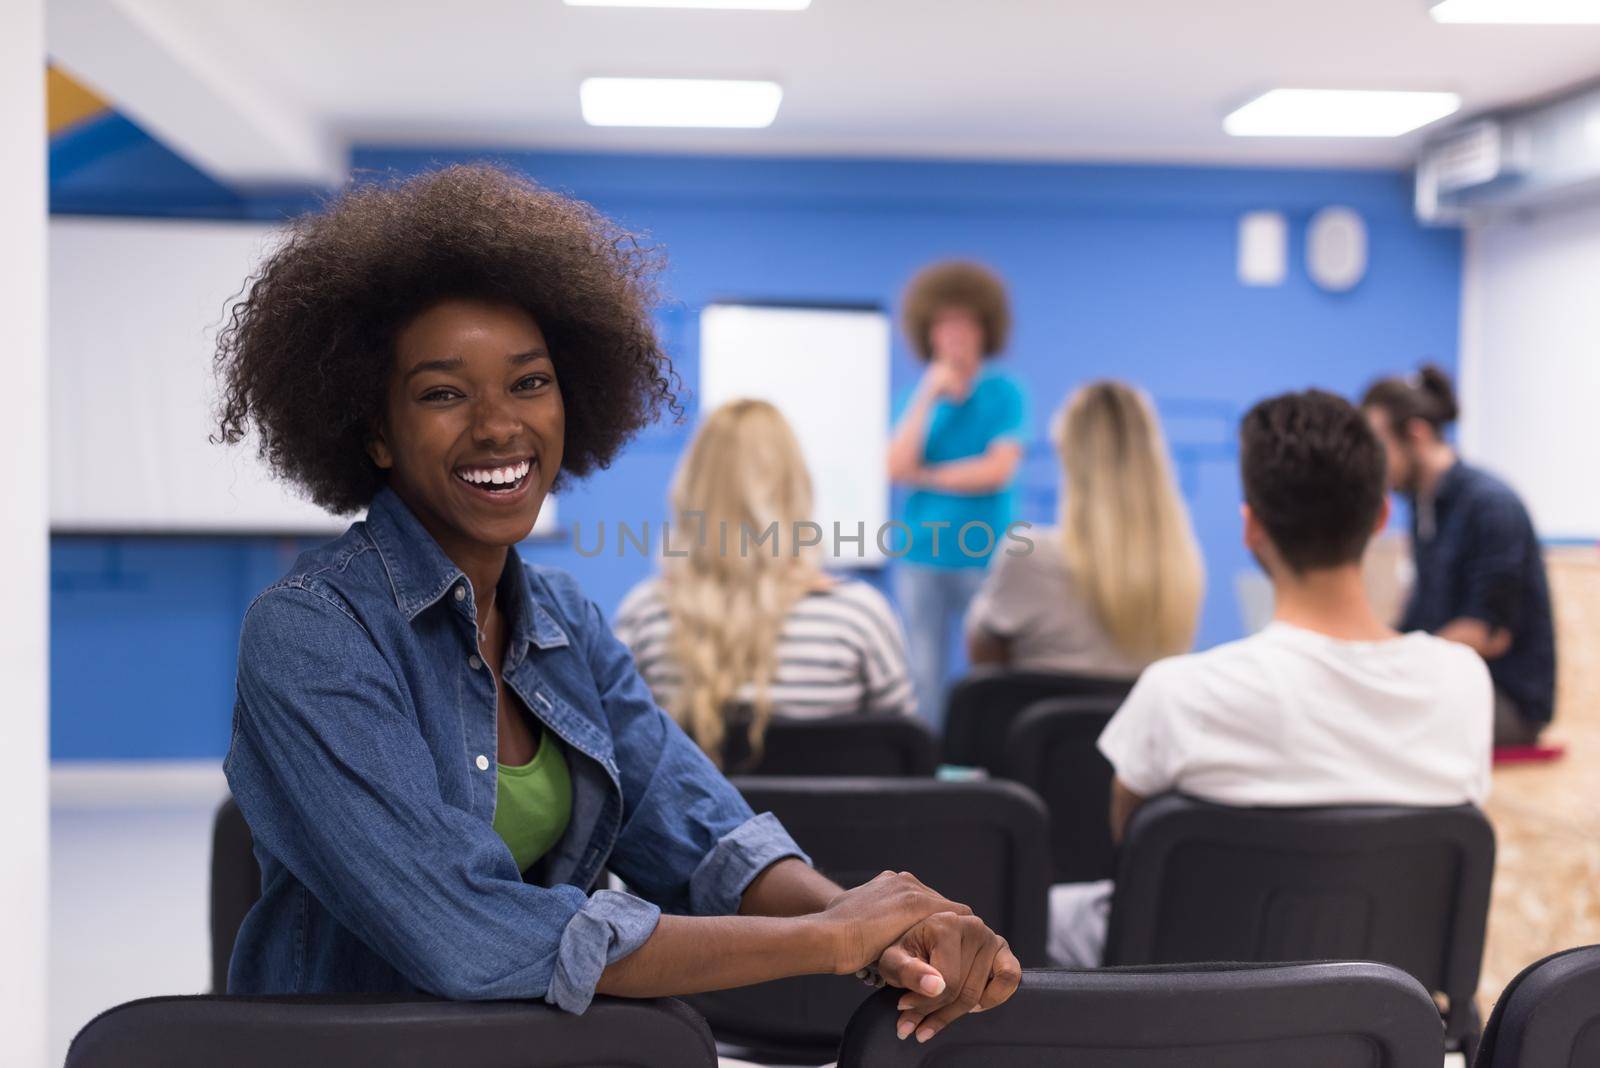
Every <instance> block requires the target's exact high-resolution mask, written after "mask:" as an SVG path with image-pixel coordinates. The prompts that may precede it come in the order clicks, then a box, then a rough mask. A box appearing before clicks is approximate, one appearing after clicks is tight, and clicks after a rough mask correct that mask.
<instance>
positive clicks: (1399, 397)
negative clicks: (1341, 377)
mask: <svg viewBox="0 0 1600 1068" xmlns="http://www.w3.org/2000/svg"><path fill="white" fill-rule="evenodd" d="M1361 407H1363V408H1377V409H1379V410H1380V411H1382V412H1383V413H1384V414H1385V415H1387V416H1388V417H1389V425H1390V426H1392V427H1393V428H1394V429H1395V432H1396V433H1398V432H1400V431H1402V430H1404V429H1405V425H1406V424H1407V423H1409V422H1410V421H1411V420H1413V419H1421V420H1422V421H1423V422H1425V423H1427V424H1428V425H1429V426H1431V427H1433V432H1434V433H1435V434H1440V435H1442V434H1443V433H1444V428H1445V427H1447V426H1449V425H1450V424H1451V423H1453V422H1455V421H1456V417H1457V416H1458V415H1460V414H1461V409H1460V406H1459V405H1458V404H1457V403H1456V391H1455V387H1454V386H1452V385H1451V384H1450V376H1449V375H1448V374H1446V373H1445V371H1444V368H1442V367H1440V366H1438V365H1437V364H1432V363H1425V364H1423V365H1422V366H1421V367H1419V368H1417V373H1416V374H1413V375H1405V376H1400V375H1394V376H1391V377H1389V378H1380V379H1378V380H1377V381H1376V382H1374V383H1372V385H1370V386H1368V387H1367V392H1366V393H1365V394H1363V395H1362V397H1361Z"/></svg>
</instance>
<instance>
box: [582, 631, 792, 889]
mask: <svg viewBox="0 0 1600 1068" xmlns="http://www.w3.org/2000/svg"><path fill="white" fill-rule="evenodd" d="M583 603H584V608H583V611H584V612H585V613H586V614H587V618H586V619H585V620H584V625H583V627H582V628H581V629H582V633H583V634H584V635H585V637H586V648H585V655H586V657H587V659H588V663H589V668H590V671H591V673H592V674H593V677H594V679H595V682H596V685H597V686H598V687H599V691H600V700H601V703H602V706H603V708H604V711H605V715H606V718H607V720H608V722H609V725H610V728H611V735H612V738H613V741H614V745H615V751H616V759H617V769H618V773H619V777H620V779H621V783H622V794H623V824H622V829H621V831H620V833H619V834H618V837H617V842H616V846H615V848H614V849H613V850H612V854H611V858H610V861H609V865H610V867H611V870H612V871H614V872H616V873H617V874H618V875H620V876H621V877H622V878H623V879H624V880H626V881H627V883H628V885H629V886H630V887H632V888H633V889H635V890H637V891H638V892H639V893H641V894H643V895H644V896H645V897H646V898H648V899H649V900H651V901H654V902H656V903H657V904H659V905H660V906H661V907H662V909H663V910H665V911H668V912H675V913H680V914H688V915H698V916H721V915H729V914H732V913H735V912H737V911H738V909H739V902H740V898H741V897H742V896H743V895H744V891H745V888H746V887H748V886H749V885H750V883H751V881H752V880H753V879H755V877H756V876H757V875H760V874H761V872H762V871H764V870H765V869H766V868H768V867H770V866H771V865H772V864H774V863H776V862H777V861H779V860H782V859H783V858H785V857H797V858H799V859H800V860H803V861H805V862H806V863H807V864H809V863H811V861H810V858H809V857H807V856H806V855H805V853H804V852H802V851H801V849H800V847H799V846H798V845H796V844H795V841H794V839H793V838H791V837H790V836H789V833H788V832H787V831H785V830H784V829H783V825H782V824H781V823H779V822H778V819H777V817H775V816H773V815H771V814H770V813H768V814H764V815H761V816H757V815H755V813H753V812H751V810H750V806H749V805H748V804H746V803H745V800H744V798H743V797H741V796H740V795H739V791H737V790H735V789H734V788H733V786H732V784H730V783H729V782H728V780H727V779H726V778H725V777H724V776H723V774H722V773H721V772H720V771H718V770H717V768H716V766H715V765H713V764H712V763H711V761H710V760H708V759H707V758H706V755H705V754H704V753H703V752H701V751H700V747H699V746H697V745H696V744H695V743H694V742H693V741H691V740H690V738H689V736H688V735H686V734H685V733H684V732H683V730H682V729H681V728H680V727H679V726H678V725H677V723H675V722H673V720H672V717H671V716H668V715H667V714H666V713H665V712H663V711H662V710H661V708H660V707H659V706H658V705H657V704H656V702H655V699H654V697H653V696H652V695H651V693H650V689H649V687H648V686H646V685H645V682H644V680H643V679H642V678H641V677H640V676H639V672H638V670H637V668H635V666H634V662H633V657H632V656H631V655H630V654H629V652H628V649H627V646H625V645H623V644H622V643H621V642H620V641H618V640H617V639H616V638H615V637H614V636H613V635H612V633H611V630H610V628H609V627H607V626H606V623H605V619H604V617H603V615H602V614H601V612H600V609H599V608H598V607H596V606H595V605H594V604H593V602H590V601H588V600H587V599H585V600H584V602H583Z"/></svg>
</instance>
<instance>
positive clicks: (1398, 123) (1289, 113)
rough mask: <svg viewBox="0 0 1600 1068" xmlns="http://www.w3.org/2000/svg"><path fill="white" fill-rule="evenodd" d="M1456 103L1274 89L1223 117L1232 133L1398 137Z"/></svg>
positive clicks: (1448, 97)
mask: <svg viewBox="0 0 1600 1068" xmlns="http://www.w3.org/2000/svg"><path fill="white" fill-rule="evenodd" d="M1460 106H1461V98H1460V97H1458V96H1457V95H1456V94H1454V93H1411V92H1388V91H1380V90H1373V89H1274V90H1272V91H1271V92H1268V93H1263V94H1262V95H1260V96H1258V97H1256V98H1255V99H1254V100H1252V101H1250V103H1248V104H1246V105H1245V106H1244V107H1242V108H1240V109H1239V110H1238V111H1235V112H1234V113H1233V114H1231V115H1229V116H1228V117H1227V118H1225V119H1223V120H1222V128H1223V129H1224V130H1226V131H1227V132H1228V133H1230V134H1232V135H1233V136H1235V137H1399V136H1400V135H1401V134H1403V133H1409V132H1411V131H1412V130H1415V129H1417V128H1418V127H1419V126H1426V125H1428V123H1430V122H1434V121H1436V120H1438V119H1442V118H1444V117H1445V116H1446V115H1449V114H1451V113H1453V112H1454V111H1455V110H1456V109H1457V108H1459V107H1460Z"/></svg>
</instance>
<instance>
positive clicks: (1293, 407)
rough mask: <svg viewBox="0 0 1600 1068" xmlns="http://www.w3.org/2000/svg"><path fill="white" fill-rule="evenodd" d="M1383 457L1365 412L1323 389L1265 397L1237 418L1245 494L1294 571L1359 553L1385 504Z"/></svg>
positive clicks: (1353, 559)
mask: <svg viewBox="0 0 1600 1068" xmlns="http://www.w3.org/2000/svg"><path fill="white" fill-rule="evenodd" d="M1385 463H1386V461H1385V457H1384V452H1383V445H1382V443H1380V442H1379V441H1378V437H1377V435H1376V434H1374V433H1373V432H1372V428H1371V427H1370V426H1369V425H1367V420H1366V418H1365V417H1364V416H1363V415H1362V414H1361V412H1360V411H1359V410H1357V409H1356V408H1355V407H1354V406H1353V405H1351V404H1350V402H1349V401H1347V400H1345V399H1344V398H1343V397H1340V396H1337V395H1335V394H1333V393H1328V392H1325V391H1323V390H1320V389H1308V390H1306V391H1305V392H1303V393H1285V394H1283V395H1281V396H1277V397H1271V398H1268V399H1267V400H1264V401H1262V402H1261V403H1260V404H1257V405H1256V406H1255V407H1254V408H1251V409H1250V411H1249V412H1247V413H1246V414H1245V417H1244V420H1243V421H1242V422H1241V423H1240V424H1239V471H1240V474H1241V476H1242V477H1243V480H1244V498H1245V501H1246V503H1248V504H1249V505H1250V511H1251V512H1253V513H1254V514H1255V517H1256V519H1257V520H1258V521H1260V523H1261V525H1262V526H1263V527H1265V528H1266V531H1267V536H1268V537H1270V538H1271V539H1272V544H1273V545H1274V546H1276V547H1277V549H1278V552H1279V553H1280V554H1282V556H1283V559H1284V562H1285V563H1287V564H1288V565H1289V567H1290V568H1292V569H1293V570H1295V571H1296V572H1302V571H1311V570H1316V569H1318V568H1326V567H1338V566H1340V565H1343V564H1351V563H1355V562H1357V561H1359V560H1360V559H1361V553H1362V551H1363V550H1364V549H1365V548H1366V546H1367V541H1368V540H1369V539H1370V538H1371V537H1372V530H1373V527H1374V525H1375V524H1376V523H1377V522H1378V516H1379V515H1380V514H1382V512H1383V498H1384V478H1385Z"/></svg>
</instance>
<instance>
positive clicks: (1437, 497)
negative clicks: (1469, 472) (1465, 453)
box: [1433, 460, 1466, 506]
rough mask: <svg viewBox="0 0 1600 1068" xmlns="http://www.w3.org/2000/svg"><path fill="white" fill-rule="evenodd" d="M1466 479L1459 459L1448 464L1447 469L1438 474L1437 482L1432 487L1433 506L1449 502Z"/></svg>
mask: <svg viewBox="0 0 1600 1068" xmlns="http://www.w3.org/2000/svg"><path fill="white" fill-rule="evenodd" d="M1465 479H1466V470H1465V468H1464V467H1463V465H1462V463H1461V461H1460V460H1457V461H1456V462H1455V463H1453V464H1451V465H1450V468H1449V470H1447V471H1445V473H1444V474H1443V475H1440V476H1439V484H1438V485H1437V486H1435V487H1434V489H1433V503H1434V505H1435V506H1438V505H1441V504H1449V503H1450V500H1451V498H1453V497H1454V496H1455V495H1456V494H1457V493H1458V492H1460V490H1461V483H1462V482H1463V481H1464V480H1465Z"/></svg>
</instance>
